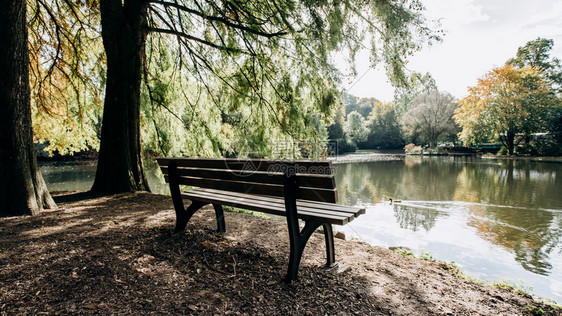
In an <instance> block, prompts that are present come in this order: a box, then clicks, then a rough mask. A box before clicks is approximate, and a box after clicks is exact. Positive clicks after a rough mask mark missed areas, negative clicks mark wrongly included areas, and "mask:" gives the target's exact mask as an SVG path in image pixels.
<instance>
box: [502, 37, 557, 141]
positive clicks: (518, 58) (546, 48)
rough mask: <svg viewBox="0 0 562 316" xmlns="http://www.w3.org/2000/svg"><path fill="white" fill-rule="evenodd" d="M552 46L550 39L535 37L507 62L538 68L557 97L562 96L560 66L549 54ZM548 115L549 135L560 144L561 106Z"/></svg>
mask: <svg viewBox="0 0 562 316" xmlns="http://www.w3.org/2000/svg"><path fill="white" fill-rule="evenodd" d="M553 46H554V41H553V40H552V39H545V38H537V39H536V40H532V41H529V42H527V44H525V46H523V47H519V49H517V54H516V55H515V58H512V59H510V60H508V61H507V63H508V64H511V65H514V66H516V67H518V68H524V67H535V68H538V69H539V70H540V71H541V72H542V75H543V77H544V78H545V80H546V81H547V82H548V83H549V84H550V86H551V88H552V90H554V91H555V92H556V93H557V95H558V98H562V66H561V65H560V60H559V59H558V58H556V57H553V56H551V52H552V47H553ZM549 116H550V121H549V123H548V125H549V127H548V131H549V132H550V135H549V136H550V137H552V138H553V139H554V140H555V141H556V142H557V143H558V144H559V145H560V144H562V107H561V106H558V107H554V108H553V109H552V113H551V114H550V115H549Z"/></svg>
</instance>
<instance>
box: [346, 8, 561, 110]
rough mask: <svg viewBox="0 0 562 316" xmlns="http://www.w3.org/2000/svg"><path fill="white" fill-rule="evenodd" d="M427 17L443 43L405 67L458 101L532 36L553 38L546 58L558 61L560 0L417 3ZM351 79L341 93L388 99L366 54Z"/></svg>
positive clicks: (385, 84)
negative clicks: (434, 22)
mask: <svg viewBox="0 0 562 316" xmlns="http://www.w3.org/2000/svg"><path fill="white" fill-rule="evenodd" d="M422 3H423V4H424V6H425V7H426V13H425V16H426V17H427V18H428V19H431V20H436V19H439V20H440V22H441V27H442V29H443V30H445V36H444V37H443V41H442V42H439V43H434V44H433V45H432V46H430V47H425V48H424V49H423V50H422V51H420V52H418V53H416V54H415V55H414V56H412V57H411V58H410V62H409V63H408V65H407V68H408V69H409V70H410V71H416V72H420V73H426V72H429V73H430V74H431V75H432V76H433V78H434V79H435V81H436V83H437V87H438V88H439V90H440V91H446V92H449V93H451V94H452V95H453V96H454V97H456V98H459V99H460V98H463V97H464V96H466V94H467V90H468V87H470V86H474V85H476V83H477V79H478V78H480V77H482V76H483V75H484V74H485V73H486V72H488V71H490V70H492V69H493V68H496V67H501V66H503V65H504V64H505V62H506V61H507V60H508V59H509V58H512V57H515V54H516V52H517V48H518V47H520V46H524V45H525V44H526V43H527V42H528V41H530V40H534V39H536V38H538V37H543V38H548V39H553V40H554V48H553V51H552V53H551V54H552V55H553V56H556V57H558V58H559V59H562V0H422ZM357 72H358V75H357V77H354V78H346V80H344V89H345V90H347V91H348V92H349V93H351V94H353V95H355V96H359V97H375V98H377V99H379V100H381V101H392V99H393V97H394V89H393V88H392V86H391V85H390V84H389V83H388V80H387V78H386V75H385V72H384V69H383V67H382V66H379V67H377V68H375V69H369V66H368V55H367V53H363V54H361V56H360V57H359V59H358V62H357Z"/></svg>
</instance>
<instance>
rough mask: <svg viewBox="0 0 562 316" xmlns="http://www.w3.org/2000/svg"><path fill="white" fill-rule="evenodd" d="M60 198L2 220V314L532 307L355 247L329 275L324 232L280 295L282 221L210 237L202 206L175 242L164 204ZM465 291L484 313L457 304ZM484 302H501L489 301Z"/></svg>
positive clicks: (238, 222)
mask: <svg viewBox="0 0 562 316" xmlns="http://www.w3.org/2000/svg"><path fill="white" fill-rule="evenodd" d="M81 197H88V199H84V200H81V199H80V198H81ZM58 198H59V199H58V201H57V202H58V203H59V206H60V208H59V209H58V210H53V211H47V212H44V213H42V214H41V215H39V216H35V217H18V218H10V219H0V266H1V267H2V269H0V302H2V303H1V304H0V314H38V313H50V314H92V313H94V314H149V313H156V314H191V315H222V314H228V313H234V314H236V313H239V314H245V315H248V314H250V315H254V314H258V315H389V314H395V315H400V314H403V315H405V314H439V313H442V312H443V311H445V312H447V311H451V312H452V313H453V314H465V313H473V314H482V315H485V314H487V313H488V314H489V313H490V311H497V312H499V313H502V312H504V313H506V314H510V311H511V312H513V313H515V312H517V311H522V310H524V309H525V308H526V305H525V304H526V303H525V302H527V301H530V300H529V299H527V301H524V300H523V299H522V298H519V299H517V300H514V299H513V297H512V296H507V294H498V293H496V292H492V293H488V292H489V291H490V290H488V289H485V288H483V289H482V288H480V287H477V286H476V285H471V284H469V283H467V282H465V281H459V280H457V279H454V276H452V275H448V274H444V273H443V272H441V271H443V270H435V268H432V267H431V266H427V267H426V264H425V263H421V264H420V262H419V261H415V260H414V259H410V258H403V257H401V256H398V255H396V254H394V253H392V252H390V251H388V250H385V249H382V248H373V247H370V246H368V245H364V244H358V243H350V242H339V241H338V242H337V244H338V245H336V253H337V257H336V258H337V259H338V260H343V261H344V262H346V263H347V264H351V265H354V268H353V270H352V271H351V272H346V273H340V274H338V273H334V272H333V271H327V270H326V269H324V267H323V263H324V262H325V258H324V256H325V250H324V245H323V237H322V234H313V236H312V237H311V241H310V242H309V244H308V246H307V248H306V249H305V251H304V256H303V263H302V264H301V267H300V271H299V280H297V281H295V282H293V283H291V284H288V285H287V284H285V283H284V282H283V278H284V276H285V273H286V268H287V260H288V236H287V233H286V225H285V223H284V222H280V221H275V220H269V219H263V218H258V217H253V216H249V215H246V214H234V213H226V214H225V217H226V226H227V233H217V232H216V231H215V228H216V220H215V216H214V212H213V209H212V207H207V208H203V209H202V210H201V211H199V212H197V213H196V214H195V215H194V216H193V218H192V220H191V221H190V222H189V223H188V226H187V229H186V231H185V232H182V233H174V232H173V229H174V224H175V218H174V217H175V216H174V211H173V207H172V202H171V199H170V197H168V196H163V195H153V194H148V193H135V194H119V195H114V196H110V197H92V196H91V195H87V194H84V193H78V194H70V195H67V196H62V197H58ZM264 227H265V228H264ZM358 253H360V256H363V257H355V255H356V254H358ZM338 256H339V257H338ZM358 258H363V259H362V262H358V261H359V260H358ZM428 267H429V268H428ZM431 269H433V270H431ZM428 271H429V272H428ZM420 275H422V276H423V277H420ZM444 275H445V276H444ZM447 275H448V276H447ZM444 278H449V281H447V282H448V283H446V284H445V286H443V289H444V290H443V289H441V288H439V287H440V286H442V283H443V280H444ZM451 280H452V281H451ZM434 288H437V289H434ZM460 289H462V291H460ZM467 289H468V290H470V291H475V293H478V294H479V295H480V296H482V298H481V299H480V298H479V300H481V301H482V302H484V303H483V304H484V305H474V306H469V305H467V306H464V305H463V304H464V302H463V300H464V299H465V298H466V296H463V295H462V293H463V291H467ZM492 295H495V296H498V297H503V296H505V297H506V298H502V300H503V301H501V302H500V301H498V303H497V304H492V303H487V301H486V300H488V299H489V297H491V296H492ZM509 295H511V294H509ZM448 296H451V297H453V298H454V299H451V300H449V299H448V298H447V297H448ZM474 296H476V295H474ZM478 297H479V296H478ZM469 298H470V297H469ZM510 300H511V302H510ZM444 301H445V302H449V301H450V302H451V303H447V304H448V305H447V304H445V303H443V302H444ZM503 302H510V303H509V304H508V303H503ZM502 304H503V305H502ZM541 306H542V305H541ZM546 308H547V307H545V306H543V309H545V310H546ZM474 310H476V312H475V311H474Z"/></svg>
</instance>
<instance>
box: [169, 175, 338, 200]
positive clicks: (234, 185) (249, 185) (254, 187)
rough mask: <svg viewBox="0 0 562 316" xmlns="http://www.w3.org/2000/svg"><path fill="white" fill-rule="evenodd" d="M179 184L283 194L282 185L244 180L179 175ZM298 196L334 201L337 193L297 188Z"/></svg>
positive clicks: (327, 190)
mask: <svg viewBox="0 0 562 316" xmlns="http://www.w3.org/2000/svg"><path fill="white" fill-rule="evenodd" d="M164 179H165V180H166V182H169V178H168V176H164ZM178 183H179V184H183V185H191V186H196V187H205V188H212V189H217V190H225V191H234V192H240V193H250V194H261V195H273V196H284V189H283V186H282V185H274V184H262V183H254V182H244V181H225V180H218V179H205V178H192V177H180V178H179V179H178ZM298 194H299V196H298V198H300V199H303V200H313V201H322V202H331V203H335V202H336V200H337V194H336V190H335V189H319V188H306V187H303V188H299V192H298Z"/></svg>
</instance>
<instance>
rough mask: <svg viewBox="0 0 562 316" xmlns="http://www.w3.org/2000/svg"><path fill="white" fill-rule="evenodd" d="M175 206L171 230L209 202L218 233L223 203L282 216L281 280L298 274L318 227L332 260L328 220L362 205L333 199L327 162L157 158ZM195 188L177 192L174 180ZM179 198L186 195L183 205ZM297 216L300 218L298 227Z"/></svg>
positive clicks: (346, 218) (342, 218) (341, 220)
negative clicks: (285, 253)
mask: <svg viewBox="0 0 562 316" xmlns="http://www.w3.org/2000/svg"><path fill="white" fill-rule="evenodd" d="M157 161H158V164H159V165H160V168H161V170H162V173H163V174H164V178H165V180H166V182H167V183H169V184H170V193H171V195H172V201H173V204H174V208H175V211H176V231H183V230H184V229H185V226H186V225H187V222H188V221H189V219H190V218H191V216H192V215H193V214H194V213H195V212H196V211H197V210H199V209H200V208H201V207H203V206H205V205H207V204H212V205H213V207H214V209H215V214H216V218H217V226H218V231H219V232H224V231H225V229H226V228H225V222H224V215H223V209H222V206H223V205H228V206H233V207H238V208H242V209H247V210H253V211H259V212H263V213H269V214H274V215H280V216H285V217H286V218H287V224H288V227H289V242H290V258H289V267H288V271H287V276H286V278H285V281H287V282H289V281H292V280H296V279H297V273H298V268H299V264H300V260H301V257H302V253H303V250H304V248H305V246H306V243H307V241H308V239H309V237H310V236H311V234H312V233H313V232H314V231H315V230H316V229H317V228H319V227H320V226H322V227H323V231H324V237H325V241H326V256H327V264H326V265H327V266H328V267H334V266H335V265H336V261H335V253H334V236H333V230H332V224H336V225H344V224H346V223H348V222H350V221H352V220H353V219H354V218H355V217H357V216H359V215H360V214H364V213H365V209H364V208H359V207H349V206H343V205H338V204H335V203H336V201H337V192H336V187H335V181H334V174H333V169H332V164H331V162H330V161H311V160H291V161H274V160H265V159H240V160H239V159H218V158H157ZM180 184H181V185H189V186H195V187H198V188H196V189H194V190H190V191H186V192H180V188H179V185H180ZM183 199H188V200H191V204H190V205H189V207H187V208H185V207H184V204H183ZM298 219H301V220H303V221H304V222H305V225H304V227H303V228H302V230H301V229H300V228H299V222H298Z"/></svg>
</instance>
